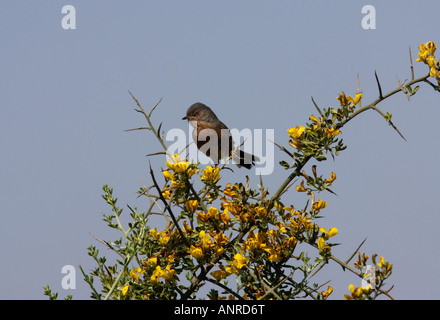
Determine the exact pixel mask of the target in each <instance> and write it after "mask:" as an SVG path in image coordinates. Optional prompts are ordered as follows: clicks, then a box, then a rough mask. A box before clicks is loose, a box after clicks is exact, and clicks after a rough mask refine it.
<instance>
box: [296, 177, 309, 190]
mask: <svg viewBox="0 0 440 320" xmlns="http://www.w3.org/2000/svg"><path fill="white" fill-rule="evenodd" d="M296 191H298V192H306V191H307V189H306V188H305V187H304V180H303V181H301V183H300V184H299V186H296Z"/></svg>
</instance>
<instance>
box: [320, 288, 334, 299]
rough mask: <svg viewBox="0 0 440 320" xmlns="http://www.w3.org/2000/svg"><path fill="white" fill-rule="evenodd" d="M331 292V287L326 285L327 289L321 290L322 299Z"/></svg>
mask: <svg viewBox="0 0 440 320" xmlns="http://www.w3.org/2000/svg"><path fill="white" fill-rule="evenodd" d="M332 292H333V288H332V287H331V286H328V287H327V291H322V292H321V297H322V298H323V299H327V298H328V296H329V295H331V294H332Z"/></svg>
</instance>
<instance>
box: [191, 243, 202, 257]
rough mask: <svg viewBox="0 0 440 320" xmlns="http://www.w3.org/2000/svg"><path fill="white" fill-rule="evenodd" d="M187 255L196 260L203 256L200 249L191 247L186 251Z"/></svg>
mask: <svg viewBox="0 0 440 320" xmlns="http://www.w3.org/2000/svg"><path fill="white" fill-rule="evenodd" d="M188 253H189V254H190V255H192V256H193V257H194V258H196V259H202V258H203V256H204V254H203V250H202V248H198V247H194V246H191V248H190V249H189V250H188Z"/></svg>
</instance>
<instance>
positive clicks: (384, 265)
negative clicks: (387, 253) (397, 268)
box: [377, 256, 393, 273]
mask: <svg viewBox="0 0 440 320" xmlns="http://www.w3.org/2000/svg"><path fill="white" fill-rule="evenodd" d="M377 265H378V266H379V267H380V268H382V269H383V270H384V271H385V272H386V273H388V272H390V271H391V269H392V268H393V265H392V264H391V263H389V262H386V261H385V258H384V257H382V256H381V257H380V262H379V263H378V264H377Z"/></svg>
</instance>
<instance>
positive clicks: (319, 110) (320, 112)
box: [311, 97, 325, 118]
mask: <svg viewBox="0 0 440 320" xmlns="http://www.w3.org/2000/svg"><path fill="white" fill-rule="evenodd" d="M311 98H312V102H313V104H314V105H315V108H316V110H318V112H319V114H320V115H321V118H325V117H324V114H323V113H322V111H321V109H319V107H318V105H317V104H316V102H315V100H314V99H313V97H311Z"/></svg>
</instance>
